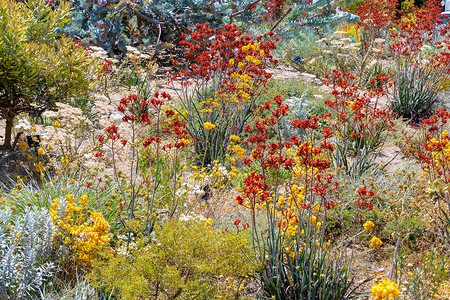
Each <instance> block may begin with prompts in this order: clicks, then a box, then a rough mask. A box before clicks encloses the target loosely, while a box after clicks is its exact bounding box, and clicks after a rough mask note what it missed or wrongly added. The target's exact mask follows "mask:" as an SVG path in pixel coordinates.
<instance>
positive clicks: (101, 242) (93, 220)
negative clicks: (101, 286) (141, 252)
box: [50, 194, 110, 265]
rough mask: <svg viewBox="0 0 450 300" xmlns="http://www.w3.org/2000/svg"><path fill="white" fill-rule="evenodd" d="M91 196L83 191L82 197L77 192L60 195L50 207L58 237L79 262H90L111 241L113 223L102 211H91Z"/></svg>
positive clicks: (56, 238)
mask: <svg viewBox="0 0 450 300" xmlns="http://www.w3.org/2000/svg"><path fill="white" fill-rule="evenodd" d="M87 201H88V196H87V195H85V194H83V195H82V196H81V197H80V198H79V199H78V201H77V200H76V199H75V197H74V196H73V194H67V195H66V198H65V199H59V198H56V199H55V200H54V201H53V204H52V206H51V208H50V215H51V217H52V221H53V222H54V223H55V225H56V228H57V230H56V232H55V235H54V240H55V242H56V243H58V242H60V243H62V244H63V245H64V246H66V247H67V248H68V249H69V250H70V251H71V252H72V254H73V255H74V258H75V260H76V261H77V262H79V263H81V264H83V265H90V264H91V260H92V259H93V258H95V257H96V256H97V255H98V254H99V253H100V251H102V248H103V247H104V246H106V245H108V243H109V240H110V239H109V236H108V232H109V229H110V226H109V224H108V222H107V221H106V220H105V219H104V218H103V215H102V213H101V212H98V211H94V212H90V211H89V210H88V208H87V206H86V204H87Z"/></svg>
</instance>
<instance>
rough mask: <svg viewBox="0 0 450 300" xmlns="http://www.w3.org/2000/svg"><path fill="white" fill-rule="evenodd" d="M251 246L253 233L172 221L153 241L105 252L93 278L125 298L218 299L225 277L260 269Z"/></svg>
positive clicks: (202, 223)
mask: <svg viewBox="0 0 450 300" xmlns="http://www.w3.org/2000/svg"><path fill="white" fill-rule="evenodd" d="M241 234H242V233H241ZM250 245H251V243H250V241H249V238H248V235H247V236H245V235H242V236H241V235H232V234H229V233H227V232H224V231H219V230H218V231H213V229H212V228H211V227H210V226H208V225H206V224H205V222H202V221H196V222H195V221H194V222H180V221H169V222H167V223H165V224H164V227H163V228H161V229H156V230H155V236H154V240H153V241H152V242H151V243H150V244H147V245H146V243H144V242H142V241H141V242H137V243H133V244H132V245H130V247H128V248H126V247H122V248H119V250H118V252H117V253H109V254H107V255H105V256H104V258H103V259H102V260H99V261H97V262H96V263H94V267H93V271H92V273H91V274H90V277H91V279H92V282H93V283H94V284H95V285H97V286H98V287H101V288H104V289H106V290H108V291H110V292H112V293H114V294H115V295H117V296H118V297H120V298H121V299H148V298H150V297H151V298H152V299H175V298H180V299H213V298H214V297H218V296H220V295H223V291H221V290H220V289H219V285H220V280H221V279H222V280H225V278H227V277H239V276H246V275H248V274H249V273H254V272H256V271H257V270H256V268H257V264H256V263H255V262H254V261H251V258H252V257H254V255H253V253H252V250H251V247H250ZM243 254H245V255H244V256H245V257H247V258H248V260H243V259H242V257H243V256H242V255H243Z"/></svg>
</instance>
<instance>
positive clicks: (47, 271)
mask: <svg viewBox="0 0 450 300" xmlns="http://www.w3.org/2000/svg"><path fill="white" fill-rule="evenodd" d="M53 230H54V225H53V223H52V220H51V217H50V214H49V212H48V211H47V210H39V209H38V208H36V207H33V208H27V209H26V210H25V212H24V214H13V213H12V210H11V208H6V209H1V210H0V299H1V300H4V299H27V298H29V297H30V295H32V294H34V293H35V292H37V291H38V290H39V288H40V287H41V286H42V285H43V284H44V283H45V282H46V280H47V279H48V278H50V277H51V276H53V273H54V271H56V268H55V265H54V264H53V263H52V262H51V260H50V259H51V256H52V253H53V246H52V234H53Z"/></svg>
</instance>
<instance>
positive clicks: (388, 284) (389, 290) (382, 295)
mask: <svg viewBox="0 0 450 300" xmlns="http://www.w3.org/2000/svg"><path fill="white" fill-rule="evenodd" d="M370 292H371V293H372V297H373V298H372V299H374V300H385V299H386V300H393V299H395V298H396V297H397V296H399V295H400V290H399V289H398V286H397V283H396V282H393V281H390V280H389V279H387V278H384V280H383V281H381V282H379V283H375V284H373V285H372V288H371V289H370Z"/></svg>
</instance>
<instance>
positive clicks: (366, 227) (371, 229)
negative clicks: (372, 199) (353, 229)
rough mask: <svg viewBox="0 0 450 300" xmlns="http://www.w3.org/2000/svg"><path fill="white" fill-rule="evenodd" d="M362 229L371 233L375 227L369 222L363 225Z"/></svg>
mask: <svg viewBox="0 0 450 300" xmlns="http://www.w3.org/2000/svg"><path fill="white" fill-rule="evenodd" d="M363 227H364V230H367V231H370V232H372V231H373V228H374V227H375V224H373V222H372V221H370V220H369V221H366V222H365V223H364V224H363Z"/></svg>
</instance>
